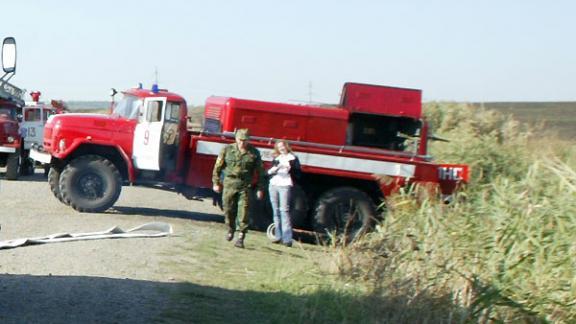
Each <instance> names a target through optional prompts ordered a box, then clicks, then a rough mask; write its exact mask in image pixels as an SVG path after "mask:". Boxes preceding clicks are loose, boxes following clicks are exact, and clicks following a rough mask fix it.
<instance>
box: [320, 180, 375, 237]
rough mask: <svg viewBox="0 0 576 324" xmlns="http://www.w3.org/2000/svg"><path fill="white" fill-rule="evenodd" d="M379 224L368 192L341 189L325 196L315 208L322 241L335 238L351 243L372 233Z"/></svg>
mask: <svg viewBox="0 0 576 324" xmlns="http://www.w3.org/2000/svg"><path fill="white" fill-rule="evenodd" d="M375 221H376V207H375V206H374V203H373V202H372V200H371V199H370V197H368V195H367V194H366V193H364V192H363V191H360V190H358V189H356V188H352V187H340V188H335V189H331V190H328V191H326V192H325V193H323V194H322V195H321V196H320V198H318V201H317V202H316V207H315V208H314V230H315V231H316V233H318V234H319V241H320V242H321V243H325V242H327V241H329V239H330V238H335V239H336V240H337V243H343V244H348V243H350V242H353V241H354V240H356V239H357V238H359V237H360V236H362V235H363V234H365V233H367V232H368V231H370V230H371V229H372V228H373V227H374V224H375Z"/></svg>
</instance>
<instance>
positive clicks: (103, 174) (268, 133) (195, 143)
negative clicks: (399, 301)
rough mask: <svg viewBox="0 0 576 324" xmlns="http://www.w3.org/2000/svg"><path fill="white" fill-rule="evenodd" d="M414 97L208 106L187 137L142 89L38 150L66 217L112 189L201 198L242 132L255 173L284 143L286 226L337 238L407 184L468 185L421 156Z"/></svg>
mask: <svg viewBox="0 0 576 324" xmlns="http://www.w3.org/2000/svg"><path fill="white" fill-rule="evenodd" d="M421 114H422V105H421V92H420V90H414V89H403V88H395V87H384V86H377V85H366V84H358V83H347V84H345V85H344V89H343V92H342V97H341V101H340V103H339V104H338V105H334V106H314V105H295V104H286V103H274V102H264V101H256V100H246V99H239V98H225V97H210V98H209V99H207V101H206V105H205V112H204V126H203V128H202V129H201V130H198V131H192V130H188V129H187V126H186V121H187V107H186V102H185V100H184V99H183V98H182V97H181V96H179V95H177V94H175V93H171V92H168V91H166V90H162V89H158V88H157V87H154V88H153V89H152V90H145V89H142V88H137V89H130V90H127V91H125V92H124V98H123V99H122V100H121V101H120V102H119V103H118V104H117V105H116V107H115V109H114V111H113V112H112V114H110V115H96V114H65V115H56V116H53V117H51V119H50V120H49V121H48V123H47V125H46V128H45V134H44V143H43V147H42V148H37V149H35V150H33V151H32V153H31V156H32V157H33V158H34V159H37V160H39V161H41V162H45V163H50V165H51V170H50V173H49V183H50V187H51V189H52V192H53V193H54V195H55V196H56V197H57V198H58V199H60V200H61V201H62V202H63V203H65V204H69V205H70V206H71V207H73V208H75V209H76V210H78V211H85V212H100V211H104V210H106V209H108V208H110V207H111V206H112V205H113V204H114V203H115V202H116V200H117V199H118V197H119V195H120V191H121V186H122V184H125V185H126V184H131V185H143V186H151V187H155V188H159V189H165V190H172V191H175V192H178V193H181V194H183V195H184V196H185V197H187V198H197V197H204V196H210V195H213V192H212V191H211V188H212V183H211V175H212V168H213V166H214V163H215V160H216V157H217V155H218V153H219V152H220V150H221V149H222V148H223V147H224V146H225V145H227V144H229V143H233V142H234V139H233V138H234V136H233V134H234V131H235V130H236V129H239V128H248V129H250V131H251V134H252V138H251V144H252V145H254V146H255V147H256V148H258V149H259V150H260V152H261V153H262V159H263V161H264V162H265V166H266V167H268V166H269V163H270V161H271V160H272V148H273V145H274V141H275V140H276V139H286V140H288V141H289V142H290V144H291V146H292V148H293V150H294V152H295V154H297V155H298V157H299V158H300V161H301V164H302V171H303V174H302V179H301V180H300V183H299V184H298V186H297V187H296V188H295V190H294V199H293V200H294V201H293V206H292V217H293V223H294V225H295V227H300V228H305V229H313V230H315V231H316V232H319V233H326V232H333V231H335V232H337V233H340V234H345V235H347V236H349V237H353V236H356V235H358V234H361V233H363V232H365V231H367V230H369V229H370V228H371V227H372V226H373V225H374V223H375V221H377V219H378V218H379V216H378V215H379V213H377V212H376V206H377V205H379V204H380V203H381V202H382V201H383V198H384V197H386V196H387V195H390V194H391V193H393V192H394V191H396V190H398V189H399V188H400V187H401V186H404V185H406V184H409V183H415V182H419V183H426V184H427V185H428V187H435V188H438V191H439V192H440V193H441V194H443V195H450V194H452V193H453V192H454V190H455V188H456V187H457V186H458V184H460V183H463V182H466V181H467V179H468V167H467V166H466V165H459V164H448V165H439V164H436V163H433V162H432V161H431V157H430V156H429V155H428V154H427V141H428V139H429V135H428V126H427V124H426V123H425V122H424V121H423V120H422V115H421ZM252 206H253V209H254V210H252V211H251V213H252V214H251V220H252V221H253V223H254V225H255V226H257V227H263V226H265V225H267V224H268V223H270V222H271V213H270V208H269V204H268V201H267V200H263V201H260V202H256V201H255V203H254V204H252Z"/></svg>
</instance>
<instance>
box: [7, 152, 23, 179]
mask: <svg viewBox="0 0 576 324" xmlns="http://www.w3.org/2000/svg"><path fill="white" fill-rule="evenodd" d="M19 166H20V150H16V152H14V153H11V154H8V159H7V161H6V180H18V167H19Z"/></svg>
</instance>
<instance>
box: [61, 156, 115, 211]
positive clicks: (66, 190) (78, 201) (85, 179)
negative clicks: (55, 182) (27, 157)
mask: <svg viewBox="0 0 576 324" xmlns="http://www.w3.org/2000/svg"><path fill="white" fill-rule="evenodd" d="M59 187H60V194H61V195H62V198H63V199H64V201H65V202H68V203H69V204H70V206H71V207H72V208H74V209H76V210H77V211H79V212H88V213H98V212H103V211H105V210H106V209H108V208H110V207H112V205H114V203H115V202H116V201H117V200H118V197H119V196H120V191H121V190H122V178H121V176H120V172H118V169H117V168H116V167H115V166H114V164H113V163H112V162H110V161H109V160H107V159H105V158H103V157H100V156H97V155H85V156H81V157H79V158H76V159H74V160H72V161H71V162H70V163H69V164H68V165H67V166H66V167H65V168H64V170H63V171H62V173H61V174H60V186H59Z"/></svg>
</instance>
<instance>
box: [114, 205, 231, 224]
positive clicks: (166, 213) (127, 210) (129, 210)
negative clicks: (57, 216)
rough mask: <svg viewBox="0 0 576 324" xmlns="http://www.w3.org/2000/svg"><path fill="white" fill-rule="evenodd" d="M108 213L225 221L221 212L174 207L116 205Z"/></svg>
mask: <svg viewBox="0 0 576 324" xmlns="http://www.w3.org/2000/svg"><path fill="white" fill-rule="evenodd" d="M106 213H112V214H114V213H117V214H124V215H140V216H153V217H173V218H183V219H190V220H196V221H203V222H216V223H223V222H224V217H222V215H219V214H208V213H198V212H192V211H186V210H174V209H160V208H147V207H127V206H114V207H112V208H110V209H109V210H108V211H106Z"/></svg>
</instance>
